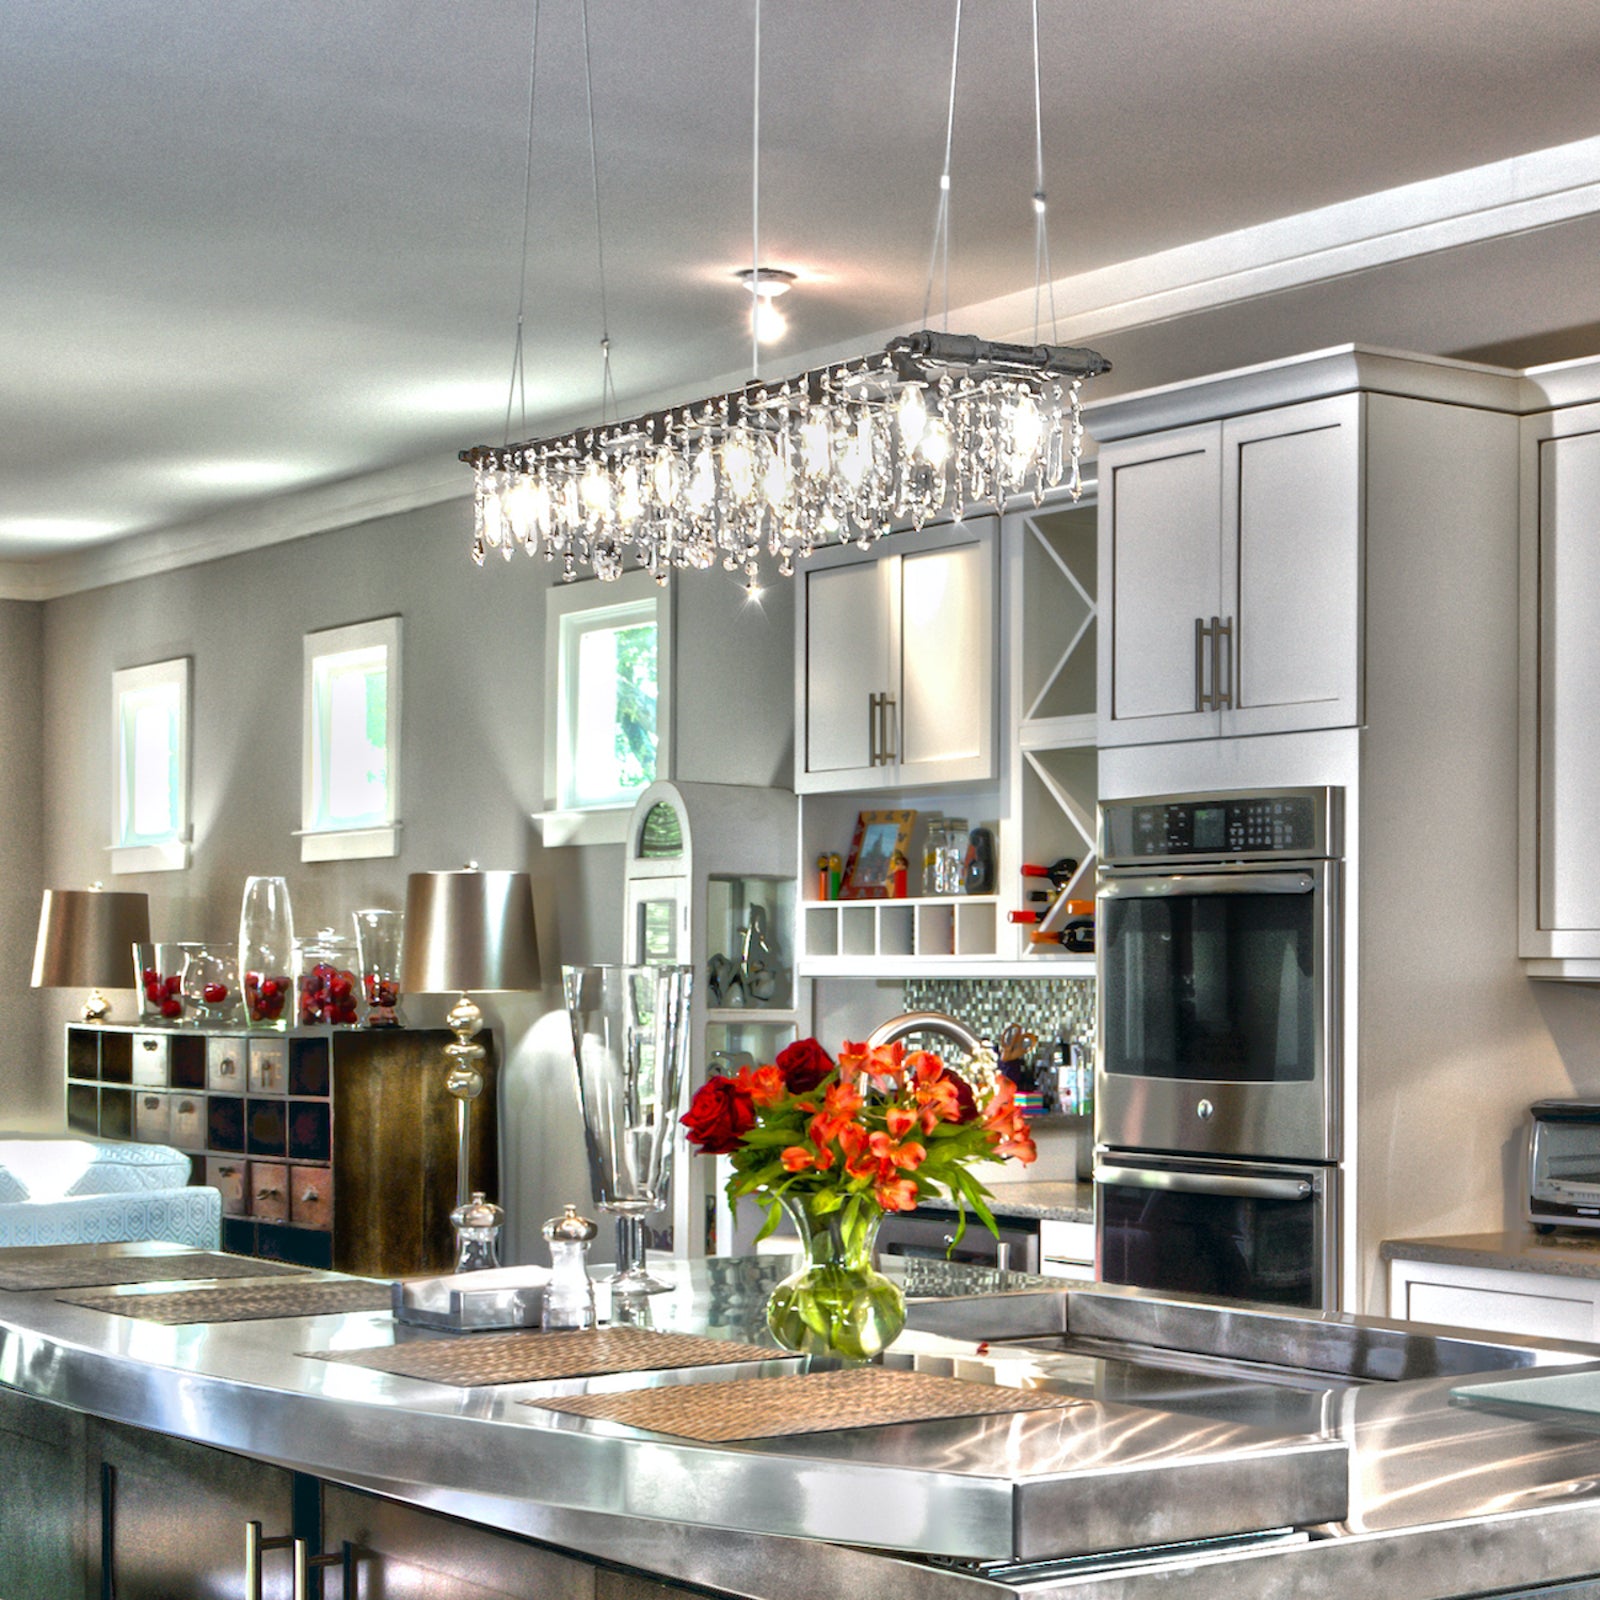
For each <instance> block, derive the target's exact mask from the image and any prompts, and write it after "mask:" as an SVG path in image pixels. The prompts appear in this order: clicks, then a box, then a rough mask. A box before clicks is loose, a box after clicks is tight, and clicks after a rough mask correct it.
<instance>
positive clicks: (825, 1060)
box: [773, 1039, 834, 1094]
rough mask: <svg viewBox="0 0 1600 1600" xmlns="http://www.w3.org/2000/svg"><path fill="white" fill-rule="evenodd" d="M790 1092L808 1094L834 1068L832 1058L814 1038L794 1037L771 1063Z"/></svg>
mask: <svg viewBox="0 0 1600 1600" xmlns="http://www.w3.org/2000/svg"><path fill="white" fill-rule="evenodd" d="M773 1065H774V1066H775V1067H777V1069H778V1071H779V1072H781V1073H782V1074H783V1086H784V1088H785V1089H787V1090H788V1091H789V1093H790V1094H810V1093H811V1091H812V1090H813V1089H815V1088H816V1087H817V1086H818V1085H819V1084H821V1082H822V1080H823V1079H824V1078H826V1077H827V1076H828V1074H829V1073H830V1072H832V1071H833V1070H834V1064H833V1058H832V1057H831V1056H830V1055H829V1054H828V1052H827V1051H826V1050H824V1049H823V1048H822V1046H821V1045H820V1044H818V1043H817V1041H816V1040H815V1039H796V1040H795V1042H794V1043H793V1044H791V1045H787V1046H786V1047H785V1048H784V1049H782V1050H780V1051H779V1052H778V1059H777V1060H776V1061H775V1062H774V1063H773Z"/></svg>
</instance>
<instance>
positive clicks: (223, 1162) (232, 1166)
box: [206, 1156, 250, 1217]
mask: <svg viewBox="0 0 1600 1600" xmlns="http://www.w3.org/2000/svg"><path fill="white" fill-rule="evenodd" d="M248 1177H249V1163H248V1162H244V1161H236V1160H234V1159H233V1158H232V1157H229V1156H207V1157H206V1182H207V1183H208V1184H210V1185H211V1187H212V1188H213V1189H215V1190H216V1191H217V1192H218V1193H219V1194H220V1195H221V1196H222V1214H223V1216H225V1217H247V1216H249V1214H250V1199H249V1196H248V1195H247V1194H246V1192H245V1185H246V1181H247V1179H248Z"/></svg>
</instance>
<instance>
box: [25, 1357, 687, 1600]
mask: <svg viewBox="0 0 1600 1600" xmlns="http://www.w3.org/2000/svg"><path fill="white" fill-rule="evenodd" d="M0 1452H3V1456H4V1459H5V1462H6V1467H5V1474H4V1493H3V1494H0V1596H4V1597H5V1600H215V1597H217V1596H220V1595H234V1596H249V1597H252V1600H253V1597H254V1596H255V1594H256V1591H254V1590H251V1589H250V1588H249V1587H248V1585H247V1583H246V1556H245V1543H246V1529H247V1527H248V1526H249V1525H250V1524H251V1523H255V1524H257V1525H258V1528H259V1534H260V1537H261V1539H262V1549H261V1553H260V1555H259V1558H258V1559H259V1561H260V1572H259V1578H260V1590H259V1597H260V1600H296V1596H295V1589H294V1568H295V1562H294V1549H293V1541H294V1540H296V1539H301V1540H304V1541H305V1545H306V1551H307V1554H308V1556H309V1557H311V1562H310V1563H308V1564H309V1565H310V1568H311V1570H310V1585H309V1589H310V1594H311V1595H313V1596H314V1595H316V1594H318V1593H319V1592H320V1594H321V1595H322V1596H324V1597H325V1600H341V1597H342V1596H347V1597H348V1600H357V1597H358V1596H359V1597H362V1600H380V1597H381V1600H446V1597H448V1600H491V1597H493V1600H668V1597H670V1596H675V1595H684V1594H686V1593H687V1592H688V1591H685V1590H682V1589H678V1588H676V1587H674V1586H672V1585H670V1584H665V1583H662V1582H660V1581H659V1580H657V1579H654V1578H650V1577H646V1576H644V1575H643V1574H638V1573H633V1572H628V1571H625V1570H619V1569H615V1568H610V1567H599V1566H596V1565H594V1564H593V1563H592V1562H589V1561H587V1560H584V1559H582V1558H580V1557H577V1556H572V1555H568V1554H566V1553H565V1552H563V1551H559V1550H555V1549H552V1548H550V1547H549V1546H547V1545H541V1544H537V1543H535V1542H534V1541H532V1540H529V1539H524V1538H521V1537H519V1536H517V1535H515V1534H507V1533H501V1532H498V1531H496V1530H493V1529H490V1528H484V1527H480V1526H478V1525H476V1524H474V1523H470V1522H462V1521H459V1520H457V1519H456V1518H453V1517H447V1516H442V1515H440V1514H439V1513H437V1512H433V1511H423V1510H419V1509H417V1508H416V1507H413V1506H409V1505H406V1504H403V1503H401V1502H398V1501H393V1500H387V1499H383V1498H381V1497H379V1496H377V1495H371V1494H366V1493H362V1492H358V1491H355V1490H350V1489H344V1488H340V1487H338V1486H335V1485H333V1484H329V1483H324V1482H323V1481H321V1480H320V1479H318V1478H315V1477H312V1476H309V1475H308V1474H305V1473H301V1472H294V1471H291V1470H290V1469H289V1468H286V1467H281V1466H276V1465H274V1464H272V1463H270V1462H265V1461H257V1460H254V1459H252V1458H251V1457H249V1456H242V1455H236V1454H234V1453H233V1452H232V1451H227V1450H216V1449H213V1448H211V1447H210V1446H209V1445H200V1444H194V1443H191V1442H190V1441H188V1440H185V1439H176V1438H171V1437H169V1436H167V1435H165V1434H160V1433H155V1432H152V1431H151V1430H149V1429H145V1428H136V1427H128V1426H124V1425H123V1424H121V1423H114V1422H106V1421H102V1420H100V1419H98V1418H95V1417H86V1416H83V1415H82V1414H80V1413H78V1412H74V1411H69V1410H66V1409H64V1408H63V1407H60V1406H56V1405H52V1404H50V1403H49V1402H47V1401H43V1400H36V1399H33V1398H31V1397H29V1396H26V1395H23V1394H20V1393H18V1392H17V1391H15V1390H12V1389H6V1388H3V1387H0ZM345 1568H348V1570H349V1574H350V1583H349V1586H348V1588H347V1589H344V1588H342V1587H341V1585H342V1578H343V1572H344V1569H345ZM319 1584H320V1590H319V1587H318V1586H319ZM696 1592H698V1591H696Z"/></svg>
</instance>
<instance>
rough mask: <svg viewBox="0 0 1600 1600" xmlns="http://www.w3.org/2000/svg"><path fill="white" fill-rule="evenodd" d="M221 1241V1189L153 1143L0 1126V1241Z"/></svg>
mask: <svg viewBox="0 0 1600 1600" xmlns="http://www.w3.org/2000/svg"><path fill="white" fill-rule="evenodd" d="M132 1239H170V1240H172V1241H173V1242H174V1243H176V1244H187V1245H193V1246H194V1247H195V1248H196V1249H200V1250H216V1249H218V1248H219V1247H220V1245H221V1242H222V1196H221V1195H220V1194H218V1192H217V1191H216V1190H215V1189H207V1188H198V1187H191V1186H190V1184H189V1158H188V1156H186V1155H185V1154H184V1153H183V1152H182V1151H181V1150H173V1149H171V1148H169V1147H168V1146H167V1145H161V1144H132V1143H126V1144H125V1143H122V1142H119V1141H115V1140H110V1139H85V1138H77V1137H73V1136H70V1135H67V1136H45V1137H36V1136H35V1137H30V1136H27V1135H23V1134H3V1133H0V1246H9V1245H27V1244H112V1243H117V1242H120V1241H123V1240H132Z"/></svg>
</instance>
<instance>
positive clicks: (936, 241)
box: [922, 0, 961, 333]
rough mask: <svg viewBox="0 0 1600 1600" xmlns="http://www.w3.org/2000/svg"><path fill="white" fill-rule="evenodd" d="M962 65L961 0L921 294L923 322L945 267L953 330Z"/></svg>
mask: <svg viewBox="0 0 1600 1600" xmlns="http://www.w3.org/2000/svg"><path fill="white" fill-rule="evenodd" d="M960 65H961V0H956V32H955V40H954V42H953V43H952V44H951V46H950V104H949V107H948V109H947V110H946V112H945V119H944V167H943V169H942V170H941V171H940V174H939V205H938V208H937V209H936V210H935V212H934V217H933V249H932V251H931V252H930V253H929V256H928V286H927V288H926V289H924V290H923V293H922V321H923V324H924V325H926V324H927V321H928V312H929V309H930V307H931V306H932V305H933V278H934V272H935V270H936V268H937V267H938V266H939V265H940V263H941V261H942V262H943V266H944V319H943V323H942V326H943V328H944V331H945V332H946V333H948V332H949V331H950V148H951V145H952V144H953V143H954V142H955V131H956V69H957V68H958V67H959V66H960Z"/></svg>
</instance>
